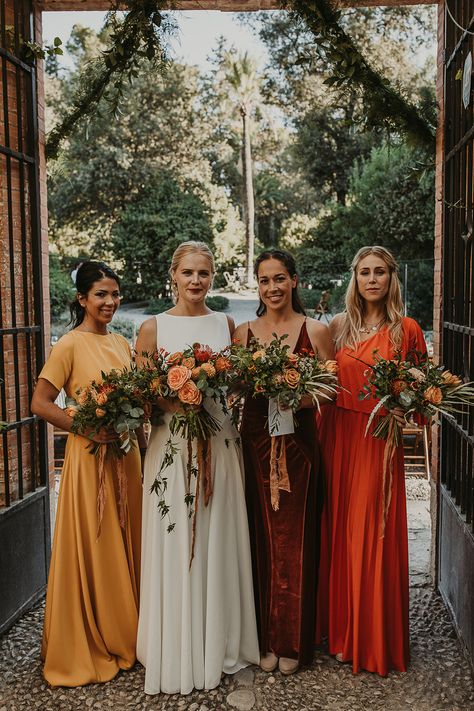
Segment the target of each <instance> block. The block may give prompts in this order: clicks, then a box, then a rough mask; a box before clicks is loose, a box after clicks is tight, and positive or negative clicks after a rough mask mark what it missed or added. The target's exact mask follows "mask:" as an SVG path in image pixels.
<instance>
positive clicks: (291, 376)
mask: <svg viewBox="0 0 474 711" xmlns="http://www.w3.org/2000/svg"><path fill="white" fill-rule="evenodd" d="M284 378H285V380H286V382H287V385H289V386H290V388H296V387H297V386H298V383H299V382H300V378H301V376H300V374H299V373H298V371H297V370H295V369H294V368H288V370H287V371H286V372H285V375H284Z"/></svg>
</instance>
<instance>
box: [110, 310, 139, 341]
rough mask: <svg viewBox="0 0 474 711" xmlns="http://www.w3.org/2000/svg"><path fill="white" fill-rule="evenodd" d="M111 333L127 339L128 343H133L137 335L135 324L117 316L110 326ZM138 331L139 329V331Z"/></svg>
mask: <svg viewBox="0 0 474 711" xmlns="http://www.w3.org/2000/svg"><path fill="white" fill-rule="evenodd" d="M108 328H109V330H110V331H113V332H114V333H120V335H121V336H123V337H124V338H126V339H127V341H130V342H131V341H132V339H133V336H134V335H135V324H134V322H133V321H132V320H131V319H129V318H123V317H122V316H116V317H115V318H114V319H113V321H112V322H111V323H110V325H109V326H108ZM137 330H138V329H137Z"/></svg>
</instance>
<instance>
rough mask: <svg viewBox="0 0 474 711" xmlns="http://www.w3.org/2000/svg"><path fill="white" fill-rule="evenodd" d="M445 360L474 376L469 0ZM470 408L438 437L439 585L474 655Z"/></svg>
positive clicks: (456, 117)
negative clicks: (439, 477)
mask: <svg viewBox="0 0 474 711" xmlns="http://www.w3.org/2000/svg"><path fill="white" fill-rule="evenodd" d="M445 12H446V15H445V27H446V32H445V37H446V39H445V115H446V123H445V126H446V128H445V156H444V186H445V187H444V216H445V217H444V240H443V261H444V273H443V280H444V289H443V325H442V348H443V361H444V363H445V364H446V365H447V366H448V367H449V368H450V369H451V370H452V371H453V372H454V373H457V374H462V375H463V376H464V377H465V378H466V379H469V380H472V379H473V378H474V304H473V297H474V284H473V272H472V267H473V217H474V188H473V162H474V154H473V148H474V123H473V100H472V97H473V94H472V89H471V79H472V56H473V54H474V36H473V33H474V0H447V3H446V7H445ZM473 451H474V413H473V411H472V408H465V409H464V412H463V413H462V414H458V415H456V420H455V422H452V421H448V420H445V421H444V422H443V425H442V435H441V487H440V489H441V490H440V512H439V513H440V516H439V521H440V524H439V525H440V528H439V566H438V571H439V588H440V591H441V593H442V595H443V597H444V599H445V601H446V602H447V604H448V605H449V607H450V608H451V611H452V613H453V616H454V619H455V622H456V624H457V627H458V630H459V632H460V635H461V636H462V638H463V640H464V642H465V643H466V645H467V647H468V649H469V651H470V654H471V658H474V625H473V620H474V458H473Z"/></svg>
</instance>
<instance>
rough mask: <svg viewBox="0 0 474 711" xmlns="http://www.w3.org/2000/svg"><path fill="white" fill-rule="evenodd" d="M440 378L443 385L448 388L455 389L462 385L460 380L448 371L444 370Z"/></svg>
mask: <svg viewBox="0 0 474 711" xmlns="http://www.w3.org/2000/svg"><path fill="white" fill-rule="evenodd" d="M441 377H442V378H443V382H444V384H445V385H447V386H448V387H450V388H457V387H458V386H459V385H461V384H462V380H461V378H458V376H457V375H453V374H452V373H451V372H450V371H449V370H445V371H444V372H443V373H441Z"/></svg>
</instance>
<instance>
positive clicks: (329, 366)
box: [323, 360, 339, 375]
mask: <svg viewBox="0 0 474 711" xmlns="http://www.w3.org/2000/svg"><path fill="white" fill-rule="evenodd" d="M323 366H324V370H325V371H326V373H332V374H333V375H336V374H337V372H338V370H339V366H338V364H337V360H326V361H325V362H324V363H323Z"/></svg>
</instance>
